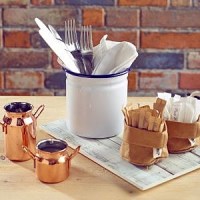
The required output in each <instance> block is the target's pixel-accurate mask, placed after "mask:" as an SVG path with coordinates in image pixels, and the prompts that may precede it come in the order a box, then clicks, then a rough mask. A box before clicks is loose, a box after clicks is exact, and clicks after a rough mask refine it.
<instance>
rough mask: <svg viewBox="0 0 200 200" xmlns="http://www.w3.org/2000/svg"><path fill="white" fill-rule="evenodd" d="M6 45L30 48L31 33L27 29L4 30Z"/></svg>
mask: <svg viewBox="0 0 200 200" xmlns="http://www.w3.org/2000/svg"><path fill="white" fill-rule="evenodd" d="M3 35H4V46H5V47H19V48H20V47H24V48H29V47H30V46H31V45H30V34H29V32H27V31H12V32H11V31H4V32H3Z"/></svg>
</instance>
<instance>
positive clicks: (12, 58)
mask: <svg viewBox="0 0 200 200" xmlns="http://www.w3.org/2000/svg"><path fill="white" fill-rule="evenodd" d="M0 58H1V62H0V68H46V67H47V66H48V65H49V57H48V52H46V51H27V50H21V49H20V50H18V51H11V50H8V49H3V50H0Z"/></svg>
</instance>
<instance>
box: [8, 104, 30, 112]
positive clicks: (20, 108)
mask: <svg viewBox="0 0 200 200" xmlns="http://www.w3.org/2000/svg"><path fill="white" fill-rule="evenodd" d="M32 108H33V106H32V105H31V104H30V103H27V102H12V103H9V104H7V105H5V106H4V109H5V110H6V111H7V112H15V113H21V112H27V111H29V110H31V109H32Z"/></svg>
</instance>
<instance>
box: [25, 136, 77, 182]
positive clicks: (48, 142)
mask: <svg viewBox="0 0 200 200" xmlns="http://www.w3.org/2000/svg"><path fill="white" fill-rule="evenodd" d="M67 147H68V145H67V143H66V142H65V141H63V140H59V139H45V140H42V141H40V142H39V143H38V144H37V146H36V154H34V153H33V152H31V151H30V150H29V149H28V148H27V147H26V146H24V147H23V148H24V150H25V151H26V152H27V153H28V154H29V155H30V156H31V157H32V158H33V159H34V167H35V171H36V175H37V177H38V179H39V180H40V181H42V182H45V183H58V182H61V181H64V180H65V179H66V178H67V177H68V176H69V168H70V165H71V159H72V158H73V157H74V156H76V155H77V153H78V152H79V150H80V146H78V147H77V148H76V149H75V150H74V152H73V153H71V154H69V153H68V152H67Z"/></svg>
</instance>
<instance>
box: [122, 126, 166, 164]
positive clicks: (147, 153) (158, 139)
mask: <svg viewBox="0 0 200 200" xmlns="http://www.w3.org/2000/svg"><path fill="white" fill-rule="evenodd" d="M167 140H168V133H167V129H166V125H165V126H164V128H163V131H162V132H154V131H148V130H145V129H139V128H134V127H131V126H127V125H126V124H125V127H124V134H123V141H122V144H121V147H120V154H121V156H122V158H123V159H125V160H127V161H129V162H130V163H132V164H135V165H138V166H150V165H152V164H154V163H157V162H158V161H160V160H161V159H162V158H166V157H168V150H167ZM154 151H159V152H160V155H157V156H155V152H154Z"/></svg>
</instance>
